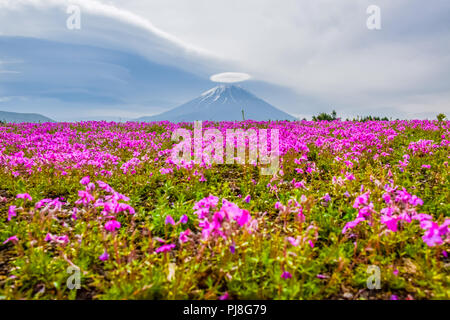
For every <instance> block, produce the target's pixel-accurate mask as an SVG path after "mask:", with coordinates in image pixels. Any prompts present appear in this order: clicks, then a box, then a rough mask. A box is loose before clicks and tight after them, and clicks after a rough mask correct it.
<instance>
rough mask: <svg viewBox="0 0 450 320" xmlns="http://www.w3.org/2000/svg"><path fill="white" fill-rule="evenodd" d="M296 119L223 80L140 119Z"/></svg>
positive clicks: (172, 120)
mask: <svg viewBox="0 0 450 320" xmlns="http://www.w3.org/2000/svg"><path fill="white" fill-rule="evenodd" d="M243 115H244V118H245V119H246V120H255V121H269V120H296V118H295V117H293V116H291V115H289V114H287V113H286V112H283V111H281V110H279V109H277V108H275V107H274V106H272V105H271V104H269V103H267V102H265V101H264V100H262V99H260V98H258V97H256V96H255V95H253V94H252V93H250V92H248V91H247V90H245V89H243V88H241V87H240V86H236V85H228V84H227V85H225V84H221V85H219V86H217V87H214V88H212V89H210V90H208V91H206V92H204V93H202V94H201V95H200V96H199V97H198V98H196V99H194V100H191V101H189V102H187V103H185V104H183V105H181V106H179V107H176V108H174V109H171V110H169V111H166V112H163V113H161V114H158V115H155V116H149V117H142V118H139V119H137V120H138V121H145V122H147V121H163V120H167V121H171V122H183V121H186V122H192V121H196V120H203V121H208V120H209V121H240V120H242V119H243Z"/></svg>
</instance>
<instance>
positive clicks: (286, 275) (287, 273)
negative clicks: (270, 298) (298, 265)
mask: <svg viewBox="0 0 450 320" xmlns="http://www.w3.org/2000/svg"><path fill="white" fill-rule="evenodd" d="M281 277H282V278H283V279H291V278H292V274H290V273H289V272H288V271H283V273H282V274H281Z"/></svg>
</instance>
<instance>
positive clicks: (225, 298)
mask: <svg viewBox="0 0 450 320" xmlns="http://www.w3.org/2000/svg"><path fill="white" fill-rule="evenodd" d="M229 298H230V295H229V294H228V292H225V293H224V294H223V295H221V296H220V297H219V300H228V299H229Z"/></svg>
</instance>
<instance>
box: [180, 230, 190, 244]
mask: <svg viewBox="0 0 450 320" xmlns="http://www.w3.org/2000/svg"><path fill="white" fill-rule="evenodd" d="M190 234H191V230H189V229H187V230H186V231H183V232H181V233H180V238H179V240H180V242H181V243H185V242H187V241H188V240H189V238H188V236H189V235H190Z"/></svg>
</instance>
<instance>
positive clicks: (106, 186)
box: [97, 180, 114, 193]
mask: <svg viewBox="0 0 450 320" xmlns="http://www.w3.org/2000/svg"><path fill="white" fill-rule="evenodd" d="M97 184H98V186H99V187H100V188H101V189H103V190H104V191H106V192H109V193H114V189H113V188H111V186H110V185H109V184H107V183H105V182H103V181H100V180H98V181H97Z"/></svg>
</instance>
